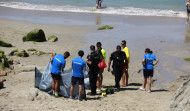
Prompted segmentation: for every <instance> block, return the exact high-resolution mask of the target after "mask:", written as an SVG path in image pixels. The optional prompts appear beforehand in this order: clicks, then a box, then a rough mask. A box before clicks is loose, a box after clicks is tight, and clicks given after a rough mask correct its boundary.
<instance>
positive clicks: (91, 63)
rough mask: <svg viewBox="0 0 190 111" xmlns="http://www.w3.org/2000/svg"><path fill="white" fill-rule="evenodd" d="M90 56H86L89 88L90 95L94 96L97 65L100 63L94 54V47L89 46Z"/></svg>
mask: <svg viewBox="0 0 190 111" xmlns="http://www.w3.org/2000/svg"><path fill="white" fill-rule="evenodd" d="M90 51H91V53H90V55H88V56H87V61H86V63H87V65H88V67H89V72H88V74H89V80H90V87H91V95H92V96H93V95H96V88H97V87H96V82H97V77H98V72H99V67H98V63H100V62H101V61H100V56H99V55H98V54H97V53H96V52H95V46H94V45H91V46H90Z"/></svg>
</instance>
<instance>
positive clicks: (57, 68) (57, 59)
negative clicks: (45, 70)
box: [51, 54, 66, 74]
mask: <svg viewBox="0 0 190 111" xmlns="http://www.w3.org/2000/svg"><path fill="white" fill-rule="evenodd" d="M52 60H53V63H52V68H51V73H53V74H60V73H61V68H65V64H66V61H65V58H64V56H63V55H61V54H60V55H56V56H54V57H53V58H52Z"/></svg>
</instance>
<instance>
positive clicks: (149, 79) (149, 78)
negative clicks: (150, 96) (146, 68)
mask: <svg viewBox="0 0 190 111" xmlns="http://www.w3.org/2000/svg"><path fill="white" fill-rule="evenodd" d="M151 79H152V77H151V76H149V77H148V83H149V87H148V89H149V91H151Z"/></svg>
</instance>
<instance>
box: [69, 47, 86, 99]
mask: <svg viewBox="0 0 190 111" xmlns="http://www.w3.org/2000/svg"><path fill="white" fill-rule="evenodd" d="M83 55H84V52H83V51H82V50H80V51H79V52H78V57H77V58H74V59H73V60H72V68H73V76H72V79H71V91H70V99H72V97H73V90H74V87H75V85H76V83H77V82H78V84H79V95H78V97H75V98H76V99H79V100H80V101H81V100H82V98H81V95H82V86H83V84H84V75H83V71H86V63H85V61H84V60H83V59H82V57H83Z"/></svg>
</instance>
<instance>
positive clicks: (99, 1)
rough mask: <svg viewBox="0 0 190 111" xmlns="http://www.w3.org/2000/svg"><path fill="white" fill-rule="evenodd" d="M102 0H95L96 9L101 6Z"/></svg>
mask: <svg viewBox="0 0 190 111" xmlns="http://www.w3.org/2000/svg"><path fill="white" fill-rule="evenodd" d="M102 1H103V0H96V9H98V6H99V7H100V8H101V5H102Z"/></svg>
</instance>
